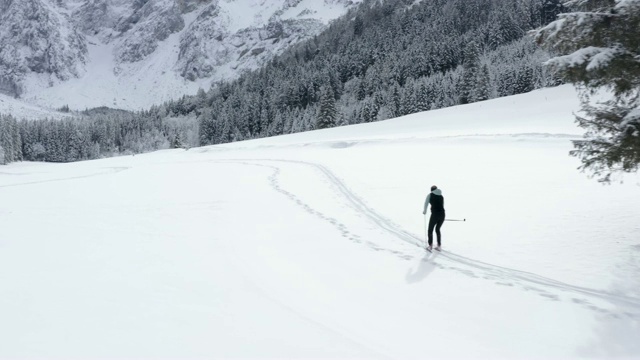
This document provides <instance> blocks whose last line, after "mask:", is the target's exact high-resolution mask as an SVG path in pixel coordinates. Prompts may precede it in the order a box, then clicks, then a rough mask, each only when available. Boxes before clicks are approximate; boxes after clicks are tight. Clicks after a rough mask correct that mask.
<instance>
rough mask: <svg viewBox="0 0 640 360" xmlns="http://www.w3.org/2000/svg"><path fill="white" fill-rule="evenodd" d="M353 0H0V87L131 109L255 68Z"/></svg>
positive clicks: (27, 95) (75, 103)
mask: <svg viewBox="0 0 640 360" xmlns="http://www.w3.org/2000/svg"><path fill="white" fill-rule="evenodd" d="M360 2H361V0H323V1H318V0H269V1H266V0H137V1H129V0H26V1H22V0H21V1H14V0H0V44H2V48H1V50H0V92H2V93H4V94H7V95H11V96H18V95H19V96H20V97H21V98H23V99H24V100H26V101H28V102H31V103H35V104H40V105H44V106H50V107H60V106H63V105H69V106H70V107H71V108H72V109H84V108H86V107H97V106H111V107H119V108H127V109H139V108H145V107H149V106H151V105H154V104H158V103H161V102H163V101H165V100H168V99H171V98H176V97H179V96H182V95H184V94H195V93H196V91H197V90H198V89H199V88H204V89H207V88H208V87H209V86H210V84H211V83H212V81H216V80H220V79H229V78H233V77H235V76H236V75H237V74H239V73H240V72H241V71H244V70H249V69H255V68H258V67H259V66H260V65H261V64H262V63H264V62H265V61H266V60H268V59H270V58H271V57H272V56H274V55H275V54H278V53H279V52H281V51H282V50H283V49H284V48H286V47H287V46H289V45H291V44H293V43H295V42H298V41H300V40H303V39H306V38H309V37H310V36H313V35H315V34H317V33H319V32H320V31H321V30H322V29H323V28H324V27H325V26H326V25H327V24H328V22H329V21H330V20H332V19H335V18H337V17H339V16H340V15H343V14H344V13H345V12H346V11H347V10H348V9H349V8H351V7H353V6H355V5H356V4H358V3H360Z"/></svg>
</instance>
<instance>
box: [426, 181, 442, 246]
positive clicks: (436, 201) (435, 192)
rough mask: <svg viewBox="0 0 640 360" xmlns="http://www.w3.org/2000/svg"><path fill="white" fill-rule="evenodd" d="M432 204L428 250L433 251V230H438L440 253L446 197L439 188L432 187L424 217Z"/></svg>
mask: <svg viewBox="0 0 640 360" xmlns="http://www.w3.org/2000/svg"><path fill="white" fill-rule="evenodd" d="M429 204H431V218H429V247H428V248H427V250H429V251H431V249H432V245H433V229H434V228H435V229H436V235H437V236H438V246H437V247H436V250H438V251H440V247H441V245H442V243H441V239H442V237H441V236H440V227H442V224H444V217H445V214H444V196H442V191H441V190H440V189H438V187H437V186H435V185H433V186H432V187H431V192H430V193H429V195H427V199H426V200H425V202H424V211H422V215H426V214H427V206H429Z"/></svg>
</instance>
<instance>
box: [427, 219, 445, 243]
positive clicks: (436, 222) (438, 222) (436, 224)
mask: <svg viewBox="0 0 640 360" xmlns="http://www.w3.org/2000/svg"><path fill="white" fill-rule="evenodd" d="M442 224H444V212H435V213H431V217H430V218H429V246H431V245H432V244H433V228H435V229H436V235H438V246H440V245H441V240H442V236H441V235H440V227H442Z"/></svg>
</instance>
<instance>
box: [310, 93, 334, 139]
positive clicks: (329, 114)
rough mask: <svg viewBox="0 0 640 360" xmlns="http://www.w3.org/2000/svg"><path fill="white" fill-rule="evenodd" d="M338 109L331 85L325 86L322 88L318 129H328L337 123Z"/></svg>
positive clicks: (317, 122) (317, 120)
mask: <svg viewBox="0 0 640 360" xmlns="http://www.w3.org/2000/svg"><path fill="white" fill-rule="evenodd" d="M336 118H337V110H336V100H335V98H334V95H333V90H332V89H331V87H330V86H325V87H323V89H322V90H321V95H320V108H319V110H318V116H317V118H316V126H315V128H316V129H326V128H330V127H334V126H335V125H336Z"/></svg>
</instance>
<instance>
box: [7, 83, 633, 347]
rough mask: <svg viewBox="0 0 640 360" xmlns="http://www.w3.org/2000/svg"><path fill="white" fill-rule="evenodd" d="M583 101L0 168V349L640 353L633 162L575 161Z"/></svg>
mask: <svg viewBox="0 0 640 360" xmlns="http://www.w3.org/2000/svg"><path fill="white" fill-rule="evenodd" d="M579 106H580V105H579V101H578V98H577V96H576V94H575V91H574V90H573V88H571V87H570V86H563V87H558V88H552V89H545V90H540V91H534V92H531V93H527V94H523V95H518V96H512V97H504V98H500V99H496V100H490V101H483V102H478V103H473V104H469V105H464V106H456V107H450V108H446V109H440V110H435V111H429V112H423V113H418V114H413V115H409V116H405V117H401V118H397V119H392V120H388V121H380V122H375V123H369V124H360V125H353V126H344V127H339V128H332V129H327V130H319V131H310V132H305V133H300V134H293V135H287V136H280V137H271V138H266V139H260V140H252V141H246V142H236V143H232V144H226V145H217V146H209V147H203V148H192V149H190V150H188V151H185V150H183V149H175V150H164V151H158V152H154V153H148V154H140V155H136V156H120V157H114V158H109V159H101V160H93V161H84V162H76V163H69V164H53V163H30V162H21V163H12V164H9V165H7V166H4V167H2V168H1V169H0V198H1V199H2V201H0V229H1V232H0V234H1V236H0V249H1V251H0V284H2V286H1V288H0V289H1V290H0V293H1V295H2V296H0V319H2V321H1V322H0V339H2V340H1V344H2V346H0V358H7V359H17V358H47V359H69V358H82V359H105V358H181V359H184V358H252V359H253V358H286V359H294V358H296V359H297V358H305V359H308V358H327V359H328V358H333V359H345V358H354V359H355V358H366V359H378V358H379V359H383V358H384V359H389V358H391V359H424V358H435V359H444V358H451V359H584V358H602V359H613V358H620V359H638V358H639V357H640V342H638V339H640V261H639V259H640V241H639V238H638V234H639V233H640V227H639V224H638V219H639V218H640V207H638V203H639V202H640V193H639V189H638V186H637V184H638V181H640V179H639V178H638V175H637V174H629V175H626V178H625V180H626V181H625V182H624V183H623V184H620V183H613V184H611V185H610V186H602V185H601V184H599V183H598V182H597V181H595V180H593V179H589V178H588V177H587V176H585V174H582V173H580V172H579V171H577V170H576V167H577V166H578V165H579V160H578V159H576V158H574V157H571V156H568V151H569V150H571V149H572V145H571V140H572V139H577V138H579V137H580V134H581V133H582V131H583V130H582V129H579V128H577V126H576V124H575V122H574V116H573V114H572V113H573V112H574V111H576V110H577V109H579ZM433 184H436V185H438V186H439V187H440V188H441V189H442V191H443V195H444V197H445V208H446V211H447V217H448V219H450V220H456V219H466V220H467V221H465V222H454V221H447V222H446V223H445V225H444V226H443V228H442V234H443V239H442V242H443V249H444V251H442V252H434V253H433V254H430V253H427V252H425V251H424V249H423V248H422V247H424V245H425V244H424V237H425V232H424V226H425V218H424V216H423V215H422V211H423V202H424V199H425V196H426V195H427V193H428V191H429V187H430V186H431V185H433ZM45 199H46V201H44V200H45ZM34 225H37V226H34Z"/></svg>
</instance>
